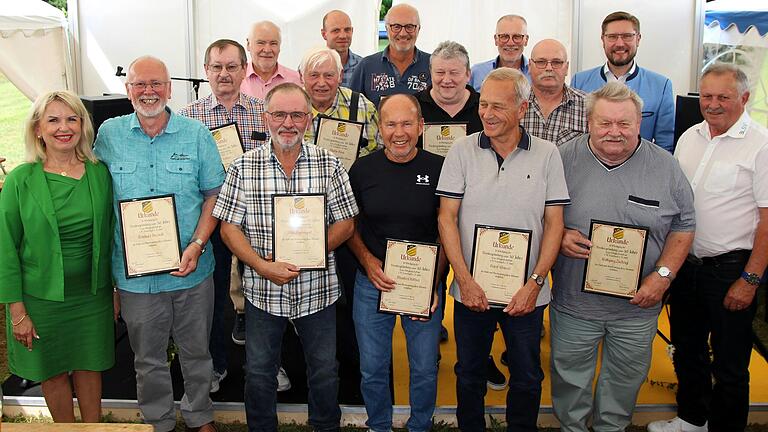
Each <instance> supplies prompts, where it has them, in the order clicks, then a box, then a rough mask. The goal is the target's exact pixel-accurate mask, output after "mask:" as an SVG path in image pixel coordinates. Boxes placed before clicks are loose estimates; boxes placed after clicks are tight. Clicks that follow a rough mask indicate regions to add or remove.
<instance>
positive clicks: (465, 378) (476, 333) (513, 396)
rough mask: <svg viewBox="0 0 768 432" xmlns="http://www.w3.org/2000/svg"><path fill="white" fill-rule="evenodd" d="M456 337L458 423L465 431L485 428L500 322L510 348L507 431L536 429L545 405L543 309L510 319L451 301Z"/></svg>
mask: <svg viewBox="0 0 768 432" xmlns="http://www.w3.org/2000/svg"><path fill="white" fill-rule="evenodd" d="M453 305H454V306H453V330H454V333H455V335H456V357H457V362H456V369H455V370H456V419H457V420H458V423H459V429H461V430H462V431H464V432H468V431H472V432H479V431H484V430H485V401H484V398H485V393H486V391H487V389H486V381H487V376H486V375H487V373H486V371H487V366H486V365H487V362H488V355H489V354H490V353H491V345H492V344H493V333H494V331H495V330H496V324H497V323H498V324H499V326H500V327H501V332H502V334H503V335H504V342H505V344H506V347H507V364H508V365H509V366H508V367H509V388H508V389H507V414H506V420H507V431H536V430H537V428H536V420H537V419H538V416H539V404H540V403H541V381H542V380H543V379H544V372H543V371H542V370H541V358H540V354H541V346H540V343H541V326H542V319H543V317H544V308H545V307H546V306H539V307H537V308H536V309H535V310H534V311H533V312H531V313H529V314H528V315H525V316H521V317H511V316H509V315H507V314H506V313H504V311H503V310H502V309H501V308H498V307H497V308H492V309H491V310H489V311H486V312H473V311H471V310H470V309H469V308H467V307H466V306H464V305H463V304H461V303H459V302H454V303H453Z"/></svg>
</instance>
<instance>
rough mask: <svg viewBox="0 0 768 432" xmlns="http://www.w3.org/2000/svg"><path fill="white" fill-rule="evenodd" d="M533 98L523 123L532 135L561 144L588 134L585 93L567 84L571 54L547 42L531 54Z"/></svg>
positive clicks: (538, 46)
mask: <svg viewBox="0 0 768 432" xmlns="http://www.w3.org/2000/svg"><path fill="white" fill-rule="evenodd" d="M530 63H531V64H532V65H531V68H530V69H529V71H530V73H531V84H532V86H531V90H532V91H531V96H530V97H529V98H528V110H527V111H526V112H525V115H524V116H523V119H522V120H521V121H520V124H521V125H522V126H523V127H524V128H525V130H527V131H528V133H530V134H531V135H533V136H536V137H539V138H541V139H544V140H547V141H551V142H553V143H555V145H558V146H559V145H561V144H563V143H565V142H567V141H569V140H570V139H572V138H576V137H577V136H579V135H582V134H584V133H586V132H587V112H586V109H585V107H584V93H583V92H582V91H581V90H577V89H573V88H570V87H568V86H567V85H565V76H566V75H568V53H567V52H566V50H565V47H564V46H563V44H561V43H560V42H558V41H556V40H554V39H544V40H543V41H541V42H539V43H537V44H536V45H535V46H534V47H533V50H532V51H531V59H530Z"/></svg>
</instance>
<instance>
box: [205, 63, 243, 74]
mask: <svg viewBox="0 0 768 432" xmlns="http://www.w3.org/2000/svg"><path fill="white" fill-rule="evenodd" d="M241 67H243V66H242V65H239V64H228V65H226V66H224V65H220V64H209V65H208V70H209V71H211V72H213V73H220V72H221V71H222V70H226V71H227V72H229V73H235V72H237V71H239V70H240V68H241Z"/></svg>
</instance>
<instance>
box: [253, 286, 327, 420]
mask: <svg viewBox="0 0 768 432" xmlns="http://www.w3.org/2000/svg"><path fill="white" fill-rule="evenodd" d="M245 317H246V318H245V333H246V340H245V361H246V375H245V415H246V419H247V421H248V430H249V431H250V432H256V431H259V432H261V431H269V432H274V431H277V405H276V404H277V371H278V369H279V368H280V349H281V345H282V340H283V332H284V331H285V328H286V325H287V324H288V318H286V317H279V316H275V315H271V314H269V313H267V312H265V311H263V310H261V309H258V308H257V307H255V306H254V305H253V304H252V303H251V302H250V301H247V300H246V302H245ZM292 321H293V325H294V326H295V327H296V331H297V333H298V334H299V339H301V345H302V347H303V348H304V358H305V359H306V361H307V383H308V387H309V396H308V400H307V402H308V403H307V404H308V408H309V418H308V421H307V422H308V423H309V425H310V426H312V429H313V430H314V431H318V432H325V431H337V430H338V429H339V422H340V421H341V410H340V409H339V402H338V391H339V377H338V368H337V364H336V305H335V304H332V305H330V306H328V307H327V308H325V309H323V310H321V311H319V312H317V313H314V314H312V315H307V316H304V317H301V318H296V319H293V320H292Z"/></svg>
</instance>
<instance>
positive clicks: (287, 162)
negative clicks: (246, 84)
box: [213, 83, 358, 431]
mask: <svg viewBox="0 0 768 432" xmlns="http://www.w3.org/2000/svg"><path fill="white" fill-rule="evenodd" d="M265 105H266V112H265V114H264V119H265V121H266V123H267V127H268V128H269V131H270V136H271V138H270V142H269V143H268V144H266V145H263V146H261V147H259V148H257V149H255V150H253V151H250V152H247V153H245V154H244V155H242V156H241V157H239V158H237V159H235V160H234V161H233V162H232V165H230V168H229V170H228V171H227V178H226V180H225V182H224V186H222V189H221V193H220V194H219V198H218V201H217V202H216V207H215V208H214V210H213V215H214V217H216V218H218V219H220V220H221V221H222V222H221V223H222V226H221V235H222V237H223V238H224V242H225V243H226V244H227V245H228V246H229V248H230V249H231V250H232V252H233V253H234V254H235V255H236V256H237V257H238V258H239V259H240V260H241V261H242V262H243V263H244V264H245V270H244V273H243V287H244V290H245V297H246V300H248V301H247V302H246V305H245V314H246V326H247V333H248V339H246V348H245V349H246V380H245V411H246V418H247V421H248V429H249V430H252V431H277V410H276V397H277V393H276V389H277V380H276V379H275V374H276V373H277V370H278V368H279V367H280V350H281V341H282V336H283V332H284V330H285V327H286V325H287V324H288V320H291V321H292V322H293V325H294V326H295V328H296V331H297V333H298V335H299V338H300V339H301V344H302V347H303V349H304V357H305V359H306V361H307V381H308V388H309V399H308V400H309V420H308V422H309V424H310V425H311V426H312V428H313V429H314V430H317V431H332V430H338V428H339V422H340V420H341V411H340V409H339V404H338V381H339V380H338V373H337V363H336V301H337V300H338V299H339V295H340V288H339V281H338V278H337V276H336V262H335V259H334V253H333V251H334V250H335V249H336V248H337V247H338V246H339V245H340V244H342V243H343V242H345V241H346V240H347V239H348V238H349V237H350V236H351V235H352V232H353V230H354V219H353V218H354V217H355V216H356V215H357V213H358V209H357V204H356V203H355V198H354V195H353V193H352V188H351V187H350V184H349V177H348V176H347V172H346V171H345V170H344V167H343V165H342V164H341V162H340V161H339V160H338V159H337V158H336V157H335V156H333V155H332V154H331V153H329V152H328V151H326V150H324V149H322V148H320V147H316V146H314V145H311V144H309V143H307V142H306V141H304V132H305V131H306V129H307V127H309V125H310V124H311V122H312V111H311V110H312V108H311V102H310V99H309V95H307V93H306V92H305V91H304V90H303V89H302V88H301V87H299V86H298V85H295V84H292V83H283V84H280V85H278V86H277V87H275V88H273V89H272V90H270V91H269V93H267V96H266V99H265ZM296 193H323V194H326V200H327V201H326V202H327V205H326V212H325V217H326V221H327V223H328V231H327V236H328V237H327V238H328V244H327V247H328V251H329V252H328V256H327V263H328V268H327V269H326V270H303V271H300V270H299V268H298V267H296V266H295V265H294V264H292V263H288V262H279V261H273V260H272V253H273V251H272V227H273V221H272V196H273V195H275V194H296Z"/></svg>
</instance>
